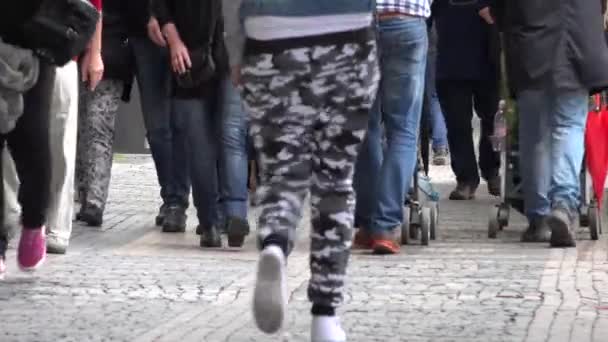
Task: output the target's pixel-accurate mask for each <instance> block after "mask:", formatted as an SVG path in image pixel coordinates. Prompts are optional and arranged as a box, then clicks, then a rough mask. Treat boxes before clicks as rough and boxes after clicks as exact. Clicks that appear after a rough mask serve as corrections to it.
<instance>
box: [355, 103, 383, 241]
mask: <svg viewBox="0 0 608 342" xmlns="http://www.w3.org/2000/svg"><path fill="white" fill-rule="evenodd" d="M381 120H382V114H381V112H380V103H379V101H378V99H376V102H375V103H374V106H373V107H372V110H371V112H370V116H369V123H368V126H367V135H366V136H365V139H364V140H363V143H362V144H361V146H360V150H359V156H358V158H357V162H356V163H355V175H354V178H353V185H354V188H355V194H356V196H357V201H356V206H355V227H357V228H363V229H370V227H371V217H372V211H373V210H374V207H375V203H376V185H377V179H378V177H379V176H380V169H381V167H382V159H383V154H384V151H383V148H382V142H383V139H384V130H383V129H382V123H381Z"/></svg>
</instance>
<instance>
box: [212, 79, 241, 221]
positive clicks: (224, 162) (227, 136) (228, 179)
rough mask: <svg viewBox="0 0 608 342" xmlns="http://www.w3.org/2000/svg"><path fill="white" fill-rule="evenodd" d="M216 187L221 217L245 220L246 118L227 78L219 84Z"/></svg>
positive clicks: (238, 96) (239, 98) (235, 92)
mask: <svg viewBox="0 0 608 342" xmlns="http://www.w3.org/2000/svg"><path fill="white" fill-rule="evenodd" d="M221 89H222V93H221V95H220V96H219V98H220V101H221V103H220V106H219V111H218V115H219V117H220V120H218V121H219V124H220V126H221V127H220V129H219V131H220V132H221V136H220V140H219V141H220V149H219V151H220V156H219V164H220V165H219V170H220V177H219V182H220V184H219V187H220V197H221V203H222V206H223V209H224V210H223V214H224V215H225V216H227V217H236V218H240V219H245V220H246V219H247V196H248V191H247V161H248V157H247V117H246V115H245V111H244V109H243V105H242V102H241V96H240V94H239V92H238V91H237V89H236V88H235V87H234V86H233V85H232V82H231V81H230V79H225V80H224V81H223V82H222V84H221Z"/></svg>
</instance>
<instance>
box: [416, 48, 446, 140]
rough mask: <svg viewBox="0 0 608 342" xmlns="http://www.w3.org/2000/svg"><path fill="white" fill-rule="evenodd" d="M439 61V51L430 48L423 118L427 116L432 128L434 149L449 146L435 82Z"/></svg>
mask: <svg viewBox="0 0 608 342" xmlns="http://www.w3.org/2000/svg"><path fill="white" fill-rule="evenodd" d="M436 62H437V52H436V51H435V50H432V49H429V54H428V56H427V63H426V76H425V86H424V88H425V90H424V105H423V107H422V108H423V109H422V110H423V112H424V114H423V115H422V117H423V118H426V120H428V123H429V127H430V128H431V139H432V143H433V149H440V148H447V147H448V130H447V128H446V126H445V118H444V117H443V112H442V111H441V105H440V104H439V96H438V95H437V89H436V83H435V63H436Z"/></svg>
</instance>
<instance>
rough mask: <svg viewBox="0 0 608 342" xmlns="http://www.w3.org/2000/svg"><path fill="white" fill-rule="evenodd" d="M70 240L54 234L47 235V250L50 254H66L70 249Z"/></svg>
mask: <svg viewBox="0 0 608 342" xmlns="http://www.w3.org/2000/svg"><path fill="white" fill-rule="evenodd" d="M68 244H69V243H68V241H65V240H64V239H60V238H58V237H56V236H53V235H48V236H47V237H46V252H47V253H48V254H65V253H66V252H67V250H68Z"/></svg>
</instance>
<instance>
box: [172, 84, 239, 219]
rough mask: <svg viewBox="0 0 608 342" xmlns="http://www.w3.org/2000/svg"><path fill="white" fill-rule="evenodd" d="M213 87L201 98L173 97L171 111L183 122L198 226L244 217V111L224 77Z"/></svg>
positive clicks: (237, 94)
mask: <svg viewBox="0 0 608 342" xmlns="http://www.w3.org/2000/svg"><path fill="white" fill-rule="evenodd" d="M214 88H215V89H218V92H217V93H216V94H214V96H208V97H207V98H202V99H179V98H176V99H173V110H174V113H175V116H176V117H177V118H178V121H180V122H181V123H182V124H183V125H184V126H185V127H187V139H188V144H187V145H188V159H189V162H190V172H191V178H192V197H193V200H194V206H195V207H196V209H197V214H198V219H199V223H200V224H201V225H202V226H204V227H209V226H211V225H216V226H217V225H221V224H223V220H224V219H225V218H228V217H237V218H241V219H247V195H248V192H247V145H246V138H247V132H246V126H247V121H246V117H245V112H244V110H243V107H242V103H241V99H240V94H239V92H238V91H237V90H236V88H234V86H233V85H232V82H230V80H229V79H228V78H226V79H224V80H222V81H221V82H218V84H217V87H214ZM220 202H221V203H222V207H221V208H220V207H219V206H218V203H220Z"/></svg>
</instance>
